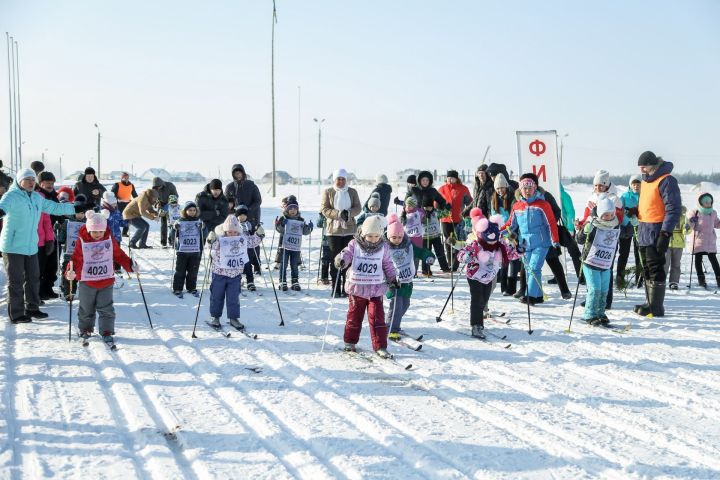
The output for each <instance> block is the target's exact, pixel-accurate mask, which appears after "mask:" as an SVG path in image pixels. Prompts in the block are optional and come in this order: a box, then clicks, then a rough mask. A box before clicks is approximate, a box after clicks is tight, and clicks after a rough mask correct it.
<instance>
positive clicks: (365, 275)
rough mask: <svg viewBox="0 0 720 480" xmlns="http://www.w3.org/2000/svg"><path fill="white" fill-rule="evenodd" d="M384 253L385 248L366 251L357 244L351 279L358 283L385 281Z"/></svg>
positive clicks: (374, 283)
mask: <svg viewBox="0 0 720 480" xmlns="http://www.w3.org/2000/svg"><path fill="white" fill-rule="evenodd" d="M384 254H385V249H384V248H380V249H378V251H377V252H375V253H366V252H364V251H363V249H362V248H360V246H359V245H355V252H354V254H353V262H352V266H351V267H350V275H351V281H352V282H353V283H357V284H358V285H377V284H379V283H384V281H385V273H384V272H383V269H382V261H383V255H384Z"/></svg>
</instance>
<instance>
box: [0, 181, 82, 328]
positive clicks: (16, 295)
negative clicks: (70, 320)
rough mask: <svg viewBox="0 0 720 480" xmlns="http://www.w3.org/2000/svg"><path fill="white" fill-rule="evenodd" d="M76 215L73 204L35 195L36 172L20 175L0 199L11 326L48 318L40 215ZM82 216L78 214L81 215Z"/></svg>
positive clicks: (1, 245) (0, 240)
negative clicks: (41, 264)
mask: <svg viewBox="0 0 720 480" xmlns="http://www.w3.org/2000/svg"><path fill="white" fill-rule="evenodd" d="M43 212H44V213H49V214H52V215H73V214H75V213H76V208H75V207H74V206H73V205H72V204H62V203H55V202H53V201H51V200H47V199H45V198H43V197H42V195H40V194H39V193H37V192H35V172H34V171H32V170H30V169H26V170H23V171H21V172H19V173H18V174H17V176H16V177H15V181H14V182H13V183H12V185H11V186H10V188H9V190H8V192H7V193H6V194H5V195H4V196H3V197H2V199H0V217H4V218H3V220H4V224H5V228H3V231H2V233H1V234H0V251H2V252H3V262H4V264H5V272H6V273H7V277H8V278H7V283H8V288H7V289H8V317H9V318H10V321H11V322H12V323H27V322H31V321H32V319H33V318H47V316H48V315H47V313H44V312H41V311H40V308H39V307H40V295H39V276H40V273H39V268H38V259H37V254H38V247H37V245H38V224H39V222H40V214H41V213H43ZM78 217H79V215H78Z"/></svg>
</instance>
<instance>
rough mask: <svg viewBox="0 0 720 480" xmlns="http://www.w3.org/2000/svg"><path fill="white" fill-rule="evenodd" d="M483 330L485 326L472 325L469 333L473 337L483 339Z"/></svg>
mask: <svg viewBox="0 0 720 480" xmlns="http://www.w3.org/2000/svg"><path fill="white" fill-rule="evenodd" d="M483 330H485V327H483V326H482V325H473V326H472V333H471V335H472V336H473V337H475V338H479V339H480V340H485V333H484V332H483Z"/></svg>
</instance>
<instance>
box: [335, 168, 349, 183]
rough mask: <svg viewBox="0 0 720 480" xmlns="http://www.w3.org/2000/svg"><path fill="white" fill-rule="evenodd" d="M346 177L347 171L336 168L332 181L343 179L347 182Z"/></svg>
mask: <svg viewBox="0 0 720 480" xmlns="http://www.w3.org/2000/svg"><path fill="white" fill-rule="evenodd" d="M347 177H348V174H347V170H345V169H344V168H338V169H337V170H335V171H334V172H333V180H337V179H338V178H344V179H346V180H347Z"/></svg>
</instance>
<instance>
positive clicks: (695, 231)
mask: <svg viewBox="0 0 720 480" xmlns="http://www.w3.org/2000/svg"><path fill="white" fill-rule="evenodd" d="M695 235H697V230H695V226H693V246H692V253H691V254H690V283H689V284H688V292H689V291H690V289H691V288H692V272H693V263H695Z"/></svg>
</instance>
